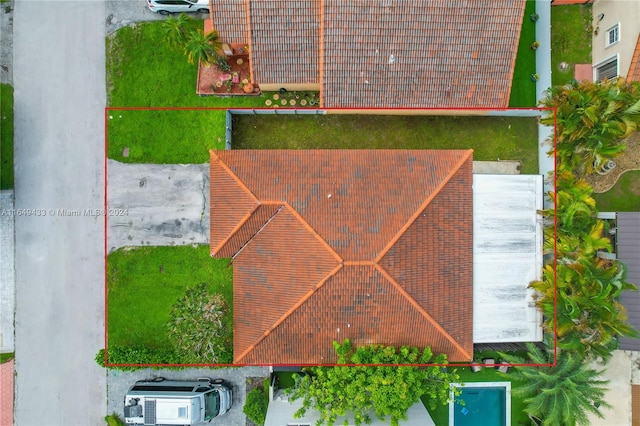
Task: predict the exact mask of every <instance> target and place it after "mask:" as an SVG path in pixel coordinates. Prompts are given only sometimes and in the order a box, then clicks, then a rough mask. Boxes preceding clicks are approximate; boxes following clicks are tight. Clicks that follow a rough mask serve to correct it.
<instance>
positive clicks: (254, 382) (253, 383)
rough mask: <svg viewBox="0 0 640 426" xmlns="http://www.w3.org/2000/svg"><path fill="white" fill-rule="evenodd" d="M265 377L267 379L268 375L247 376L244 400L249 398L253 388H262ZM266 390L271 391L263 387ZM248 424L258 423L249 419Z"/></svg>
mask: <svg viewBox="0 0 640 426" xmlns="http://www.w3.org/2000/svg"><path fill="white" fill-rule="evenodd" d="M264 379H266V377H247V379H246V382H245V395H244V400H245V401H246V400H247V395H248V394H249V392H251V391H252V390H254V389H255V388H258V387H259V388H262V383H263V382H264ZM263 390H264V391H265V392H267V393H268V392H269V389H268V388H267V389H263ZM247 426H258V425H256V424H255V423H254V422H252V421H251V420H249V419H247Z"/></svg>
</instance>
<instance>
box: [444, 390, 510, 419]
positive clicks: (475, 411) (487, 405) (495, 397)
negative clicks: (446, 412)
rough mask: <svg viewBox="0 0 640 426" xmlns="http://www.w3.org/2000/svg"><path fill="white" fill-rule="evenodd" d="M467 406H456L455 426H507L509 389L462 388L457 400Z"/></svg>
mask: <svg viewBox="0 0 640 426" xmlns="http://www.w3.org/2000/svg"><path fill="white" fill-rule="evenodd" d="M459 399H461V400H463V401H464V403H465V405H460V404H455V405H454V422H453V424H454V425H455V426H506V425H507V407H506V404H507V389H506V388H505V387H484V388H483V387H471V388H466V389H465V388H462V395H460V396H459V397H457V398H456V400H459Z"/></svg>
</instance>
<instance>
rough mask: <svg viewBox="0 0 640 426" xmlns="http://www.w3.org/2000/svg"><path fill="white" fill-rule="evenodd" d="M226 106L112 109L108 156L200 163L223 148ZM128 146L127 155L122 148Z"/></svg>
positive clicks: (132, 159) (174, 162)
mask: <svg viewBox="0 0 640 426" xmlns="http://www.w3.org/2000/svg"><path fill="white" fill-rule="evenodd" d="M225 114H226V112H225V110H109V113H108V117H107V123H108V125H107V131H108V133H107V147H108V157H109V158H111V159H113V160H118V161H121V162H125V163H158V164H163V163H164V164H176V163H187V164H198V163H206V162H207V161H209V149H224V146H225V142H224V141H225V117H226V116H225ZM125 147H128V148H129V156H128V157H124V156H123V155H122V154H123V149H124V148H125Z"/></svg>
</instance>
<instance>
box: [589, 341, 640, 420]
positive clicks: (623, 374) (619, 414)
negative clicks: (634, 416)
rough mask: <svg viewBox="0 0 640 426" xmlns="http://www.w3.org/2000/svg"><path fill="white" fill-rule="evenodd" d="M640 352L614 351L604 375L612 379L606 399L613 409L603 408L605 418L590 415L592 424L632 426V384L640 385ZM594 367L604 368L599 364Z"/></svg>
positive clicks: (607, 378)
mask: <svg viewBox="0 0 640 426" xmlns="http://www.w3.org/2000/svg"><path fill="white" fill-rule="evenodd" d="M639 361H640V353H639V352H632V351H614V352H613V357H612V358H611V361H609V363H608V364H607V365H606V370H605V372H604V374H603V375H602V376H603V378H604V379H605V380H610V381H611V383H609V385H608V388H609V389H608V390H607V392H606V395H605V401H607V402H608V403H609V404H611V405H612V408H611V409H602V410H600V411H601V413H602V414H603V415H604V419H599V418H597V417H596V416H593V415H591V416H589V424H590V425H591V426H611V425H619V426H630V425H631V385H632V384H633V385H640V370H639V369H638V362H639ZM592 368H597V369H602V368H603V367H602V366H601V365H598V364H593V365H592Z"/></svg>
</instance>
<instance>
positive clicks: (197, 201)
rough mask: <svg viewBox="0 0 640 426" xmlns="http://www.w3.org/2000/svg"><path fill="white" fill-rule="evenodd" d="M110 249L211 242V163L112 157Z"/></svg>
mask: <svg viewBox="0 0 640 426" xmlns="http://www.w3.org/2000/svg"><path fill="white" fill-rule="evenodd" d="M107 168H108V175H109V179H108V183H107V193H108V201H107V202H108V206H109V211H110V213H111V216H109V228H108V232H107V236H108V248H109V252H111V251H113V250H115V249H118V248H120V247H125V246H170V245H185V244H209V165H208V164H187V165H183V164H162V165H157V164H124V163H119V162H117V161H113V160H109V163H108V165H107Z"/></svg>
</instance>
